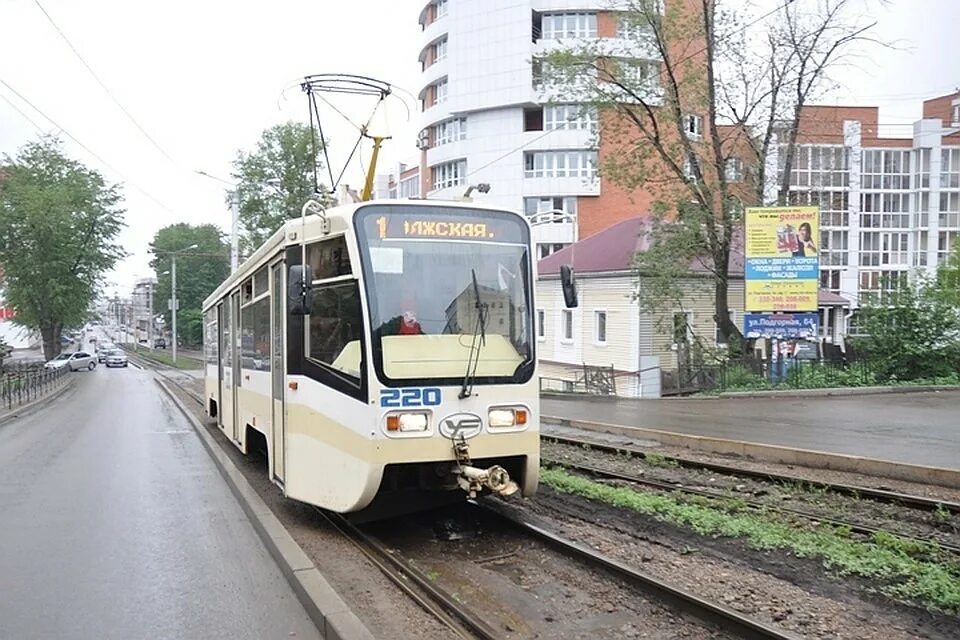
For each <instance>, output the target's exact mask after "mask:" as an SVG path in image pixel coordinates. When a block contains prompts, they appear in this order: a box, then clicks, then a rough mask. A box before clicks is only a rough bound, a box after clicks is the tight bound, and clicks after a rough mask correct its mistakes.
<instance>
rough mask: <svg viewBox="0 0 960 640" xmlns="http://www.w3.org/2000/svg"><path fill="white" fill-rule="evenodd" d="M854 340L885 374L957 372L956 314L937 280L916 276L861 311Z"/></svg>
mask: <svg viewBox="0 0 960 640" xmlns="http://www.w3.org/2000/svg"><path fill="white" fill-rule="evenodd" d="M858 324H859V329H860V333H863V334H865V336H864V337H862V338H857V339H854V340H853V343H854V346H855V347H857V348H858V349H861V350H862V351H864V352H865V353H866V354H868V355H869V356H870V359H871V360H872V361H874V362H875V365H876V367H877V370H876V372H877V374H878V375H879V376H881V377H883V378H896V379H901V380H913V379H916V378H933V377H938V376H948V375H950V374H956V373H957V367H958V366H960V314H958V309H957V307H956V305H955V304H952V303H951V301H950V300H949V299H947V298H946V297H945V296H944V295H942V291H941V289H940V288H939V286H938V283H937V282H936V281H926V280H919V281H917V282H916V283H915V284H914V285H912V286H908V287H904V288H902V289H901V290H899V291H896V292H894V293H892V294H890V295H889V296H888V297H887V298H886V299H884V300H878V301H876V302H873V303H868V304H865V305H864V306H863V307H862V308H861V309H860V311H859V315H858Z"/></svg>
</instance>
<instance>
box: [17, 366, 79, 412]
mask: <svg viewBox="0 0 960 640" xmlns="http://www.w3.org/2000/svg"><path fill="white" fill-rule="evenodd" d="M68 374H69V370H68V368H67V367H60V368H59V369H42V368H36V369H27V368H18V369H17V370H13V371H9V370H5V371H3V373H0V407H6V408H7V409H13V408H14V407H19V406H20V405H23V404H26V403H27V402H32V401H34V400H37V399H38V398H41V397H43V396H45V395H47V394H48V393H50V392H51V391H54V390H56V389H59V388H60V387H62V386H63V385H64V384H65V383H66V380H67V376H68Z"/></svg>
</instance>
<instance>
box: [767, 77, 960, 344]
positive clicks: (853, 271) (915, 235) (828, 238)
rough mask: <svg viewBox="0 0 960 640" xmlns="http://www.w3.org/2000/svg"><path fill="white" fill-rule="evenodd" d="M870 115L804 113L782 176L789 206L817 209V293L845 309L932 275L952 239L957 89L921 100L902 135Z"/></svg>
mask: <svg viewBox="0 0 960 640" xmlns="http://www.w3.org/2000/svg"><path fill="white" fill-rule="evenodd" d="M878 111H879V110H878V108H877V107H837V106H810V107H808V108H806V109H805V110H804V111H803V113H802V117H801V121H800V133H799V137H798V148H797V150H796V160H795V162H794V164H793V168H792V170H791V172H790V182H789V184H790V188H789V193H788V199H789V202H790V203H791V204H811V205H816V206H819V207H820V209H821V213H820V230H821V231H820V283H821V287H822V288H823V289H826V290H828V291H830V292H832V293H834V294H839V295H840V296H842V297H843V298H846V299H847V300H849V301H850V303H851V307H852V308H853V309H856V308H857V307H859V306H861V305H862V304H864V303H865V302H869V301H871V300H882V299H883V296H884V294H886V293H890V292H893V291H896V290H898V289H900V288H901V287H903V286H905V285H906V284H907V283H908V282H909V281H910V279H911V277H912V274H926V275H933V274H934V273H935V271H936V267H937V265H938V264H939V263H941V262H942V261H943V260H944V259H945V258H946V257H947V256H948V255H949V253H950V251H951V250H953V249H954V248H955V247H956V246H957V243H958V241H960V240H958V234H960V92H956V93H952V94H948V95H944V96H940V97H937V98H932V99H930V100H926V101H924V102H923V111H922V118H921V119H920V120H917V121H916V122H915V123H913V125H912V127H911V128H910V129H912V130H905V131H904V133H907V134H909V135H906V136H902V137H891V136H881V135H880V128H881V126H882V125H881V124H880V123H879V113H878ZM775 155H776V156H777V157H776V158H774V159H772V162H776V163H777V164H778V165H779V167H780V175H781V176H782V172H783V169H784V166H783V164H784V162H783V149H782V148H780V149H778V150H776V151H775ZM767 196H768V199H772V198H773V197H775V192H770V193H768V194H767ZM855 330H856V327H855V326H853V327H851V331H855Z"/></svg>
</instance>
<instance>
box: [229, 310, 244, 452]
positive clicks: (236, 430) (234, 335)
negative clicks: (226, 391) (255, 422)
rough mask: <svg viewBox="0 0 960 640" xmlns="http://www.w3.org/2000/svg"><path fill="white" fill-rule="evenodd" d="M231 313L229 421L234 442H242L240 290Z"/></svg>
mask: <svg viewBox="0 0 960 640" xmlns="http://www.w3.org/2000/svg"><path fill="white" fill-rule="evenodd" d="M230 314H231V315H232V316H233V324H232V325H231V327H230V328H231V330H232V331H231V333H230V367H231V369H232V370H233V375H232V376H231V377H232V378H233V387H232V388H231V390H230V391H231V398H230V403H231V411H230V413H231V420H230V423H229V426H230V429H231V433H232V436H231V437H232V438H233V441H234V442H240V418H239V416H238V415H237V414H238V413H239V408H238V406H237V404H238V397H237V396H239V395H240V393H239V392H240V340H241V338H240V292H239V291H238V292H236V293H233V294H231V295H230Z"/></svg>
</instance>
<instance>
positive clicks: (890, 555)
mask: <svg viewBox="0 0 960 640" xmlns="http://www.w3.org/2000/svg"><path fill="white" fill-rule="evenodd" d="M540 480H541V482H543V483H544V484H546V485H548V486H550V487H552V488H553V489H554V490H556V491H558V492H561V493H570V494H576V495H580V496H583V497H585V498H588V499H591V500H596V501H600V502H604V503H607V504H610V505H613V506H616V507H620V508H624V509H631V510H633V511H636V512H638V513H642V514H645V515H649V516H652V517H654V518H656V519H657V520H660V521H663V522H669V523H671V524H674V525H677V526H681V527H685V528H687V529H690V530H692V531H694V532H696V533H698V534H700V535H703V536H710V537H731V538H740V539H743V540H744V541H745V542H746V543H747V544H748V545H750V546H751V547H753V548H755V549H761V550H774V549H782V550H786V551H789V552H791V553H793V554H794V555H796V556H798V557H801V558H819V559H820V560H821V561H822V562H823V564H824V566H825V567H826V568H827V569H829V570H831V571H833V572H835V573H837V574H839V575H856V576H860V577H863V578H869V579H874V580H877V581H878V582H879V583H880V584H881V585H882V586H881V588H880V590H881V591H882V592H883V593H886V594H887V595H889V596H891V597H894V598H897V599H900V600H915V601H919V602H922V603H923V604H925V605H926V606H927V607H929V608H931V609H936V610H941V611H945V612H949V613H960V565H957V564H956V563H955V562H954V561H943V560H940V554H939V550H938V549H937V548H936V546H935V545H930V546H923V547H922V548H921V547H920V546H919V545H916V544H914V543H912V542H911V541H908V540H904V539H902V538H899V537H898V536H894V535H892V534H883V535H880V534H878V535H877V536H874V537H873V538H872V539H870V540H854V539H851V537H850V532H849V530H845V529H842V528H841V529H838V528H836V527H832V526H830V525H826V524H822V525H820V526H819V527H817V528H816V529H810V528H803V527H796V526H791V525H790V524H787V523H784V522H779V521H776V520H771V519H770V518H769V517H767V516H765V514H763V513H756V512H749V511H743V512H741V511H732V512H731V511H730V510H724V509H722V508H718V506H717V505H712V506H708V505H706V504H703V503H701V502H694V501H691V500H685V499H681V498H678V496H676V495H663V494H658V493H644V492H639V491H635V490H633V489H630V488H627V487H612V486H607V485H603V484H599V483H597V482H593V481H591V480H588V479H586V478H583V477H580V476H575V475H571V474H570V473H567V472H566V471H563V470H560V469H543V470H541V473H540ZM918 556H919V557H918Z"/></svg>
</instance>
